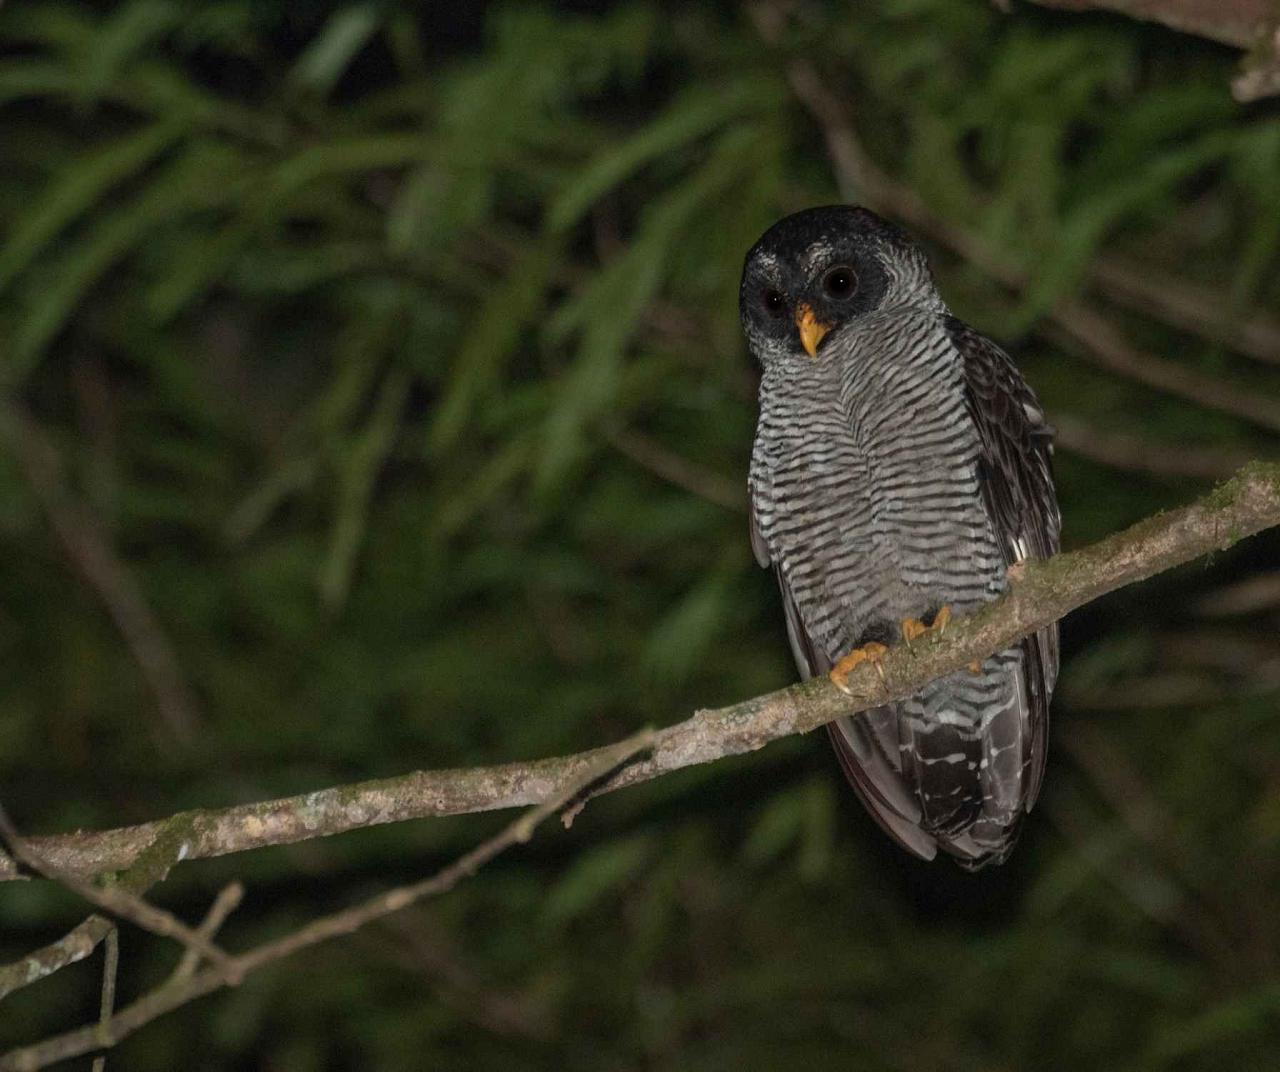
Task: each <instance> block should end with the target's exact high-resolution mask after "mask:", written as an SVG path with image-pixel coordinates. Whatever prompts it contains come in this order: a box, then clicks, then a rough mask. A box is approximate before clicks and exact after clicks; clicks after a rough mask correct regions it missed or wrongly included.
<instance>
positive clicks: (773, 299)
mask: <svg viewBox="0 0 1280 1072" xmlns="http://www.w3.org/2000/svg"><path fill="white" fill-rule="evenodd" d="M760 304H761V305H763V306H764V311H765V312H766V313H768V314H769V315H770V316H771V317H773V318H774V319H777V318H778V317H780V316H783V315H784V314H785V313H786V311H787V300H786V298H784V297H783V296H782V295H781V294H780V293H778V291H776V290H774V289H773V288H772V287H768V288H767V289H766V290H765V292H764V293H763V294H761V295H760Z"/></svg>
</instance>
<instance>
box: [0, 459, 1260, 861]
mask: <svg viewBox="0 0 1280 1072" xmlns="http://www.w3.org/2000/svg"><path fill="white" fill-rule="evenodd" d="M1277 524H1280V464H1276V463H1262V462H1252V463H1250V464H1249V465H1246V466H1245V467H1244V468H1243V469H1241V470H1240V472H1239V473H1238V474H1237V475H1236V476H1235V477H1233V478H1232V479H1231V480H1229V481H1227V482H1226V483H1224V484H1222V485H1220V486H1219V487H1218V488H1217V489H1215V490H1214V491H1212V492H1211V493H1209V494H1208V495H1206V496H1204V497H1203V498H1201V499H1200V500H1198V501H1196V502H1194V503H1191V504H1190V505H1188V506H1184V507H1181V508H1179V509H1176V510H1171V511H1168V512H1166V513H1162V514H1158V515H1156V516H1154V517H1151V518H1148V519H1147V520H1145V521H1142V522H1139V523H1138V524H1136V525H1134V526H1132V527H1131V528H1129V529H1126V530H1125V531H1123V532H1120V533H1116V534H1115V535H1112V536H1110V537H1108V538H1106V539H1104V540H1101V541H1099V542H1098V543H1095V544H1093V545H1091V546H1089V547H1084V548H1081V549H1079V550H1076V551H1071V552H1068V553H1066V554H1061V555H1058V556H1057V557H1055V558H1053V559H1050V560H1048V561H1045V562H1034V563H1029V564H1028V565H1027V566H1026V568H1025V569H1021V568H1020V569H1018V570H1017V571H1015V576H1014V577H1013V582H1014V583H1013V584H1012V586H1011V589H1010V591H1009V593H1008V595H1007V596H1005V597H1004V598H1003V599H1001V600H999V601H998V602H996V603H993V604H991V605H990V606H988V607H986V608H984V609H983V610H982V611H981V612H980V613H978V614H976V615H973V616H972V617H970V618H967V619H964V620H959V621H957V622H956V623H955V624H954V625H953V626H951V627H949V628H948V630H947V632H946V634H945V635H944V636H942V637H940V638H937V639H936V640H935V641H934V642H932V643H930V644H927V645H919V644H917V645H916V646H915V647H914V648H913V649H910V650H908V649H906V648H896V649H894V650H892V651H891V652H890V653H889V655H888V656H887V657H886V659H885V660H884V662H883V664H882V666H883V669H884V679H883V680H881V678H880V677H879V676H878V675H877V674H876V673H875V672H874V671H871V670H864V671H860V672H859V673H858V674H855V675H854V677H853V678H852V679H851V681H850V685H851V688H852V689H853V694H852V695H851V696H846V695H844V694H842V693H841V692H839V691H838V690H837V689H836V688H835V687H834V686H832V685H831V684H830V683H829V682H828V681H827V680H826V679H825V678H819V679H815V680H813V681H809V682H806V683H804V684H800V685H794V686H792V687H790V688H786V689H780V690H778V691H777V692H772V693H769V694H767V695H764V696H757V697H755V698H753V699H749V700H744V701H742V702H741V703H736V704H733V705H731V706H729V707H723V708H719V709H716V710H703V711H698V712H696V713H695V714H694V715H693V716H692V717H690V718H688V719H685V720H684V721H683V722H678V723H676V724H675V725H672V726H668V727H667V728H666V729H663V730H660V731H658V732H657V734H656V735H655V737H654V742H653V749H652V751H651V752H650V754H649V755H648V756H647V757H646V758H645V759H643V760H641V761H638V762H635V763H632V764H629V765H628V766H626V767H624V768H623V769H622V770H620V771H619V772H617V773H616V774H615V775H614V776H613V777H611V778H610V779H609V780H608V782H606V783H605V784H603V785H601V786H599V787H597V788H596V789H595V792H596V793H603V792H610V791H612V790H615V789H621V788H623V787H624V786H629V785H635V784H637V783H638V782H644V781H648V780H649V779H651V778H657V777H659V776H660V775H663V774H667V773H669V772H671V771H676V770H680V769H681V768H684V767H690V766H694V765H696V764H700V763H711V762H714V761H715V760H717V759H721V758H723V757H725V756H731V755H738V754H741V753H744V752H750V751H754V750H755V749H758V748H761V747H763V746H764V745H766V744H768V743H769V742H770V741H774V740H777V739H778V738H780V737H787V736H790V735H791V734H796V733H807V732H809V731H810V730H813V729H815V728H817V727H818V726H821V725H823V724H824V723H827V722H830V721H831V720H832V719H835V718H838V717H840V716H842V715H849V714H853V713H855V712H857V711H862V710H866V709H867V708H870V707H874V706H877V705H879V704H882V703H885V702H886V701H888V700H893V699H898V698H901V697H905V696H909V695H910V694H912V693H914V692H916V691H918V690H919V689H920V688H921V687H922V686H923V685H924V684H926V683H927V682H929V681H931V680H933V679H934V678H937V677H940V676H941V675H943V674H946V673H949V672H951V671H952V670H956V669H958V668H959V667H962V666H964V665H966V664H967V663H970V662H972V661H974V660H975V659H982V658H984V657H986V656H987V655H990V654H991V653H992V652H995V651H999V650H1001V649H1003V648H1005V647H1008V646H1009V645H1010V644H1012V643H1014V642H1015V641H1017V640H1018V639H1019V638H1020V637H1023V636H1026V635H1027V634H1029V633H1031V632H1033V631H1035V630H1036V629H1038V628H1040V627H1041V626H1044V625H1047V624H1048V623H1050V622H1054V621H1057V620H1058V619H1059V618H1061V617H1063V616H1064V615H1065V614H1067V613H1069V612H1070V611H1072V610H1074V609H1075V608H1076V607H1079V606H1082V605H1083V604H1085V603H1088V602H1090V601H1091V600H1094V599H1096V598H1098V597H1099V596H1101V595H1103V594H1105V593H1107V592H1110V591H1113V590H1114V589H1116V588H1120V587H1122V586H1123V585H1126V584H1131V583H1133V582H1134V581H1140V580H1143V579H1145V578H1147V577H1150V576H1152V575H1153V574H1156V573H1160V572H1163V571H1164V570H1168V569H1171V568H1173V567H1174V566H1178V565H1181V564H1182V563H1184V562H1187V561H1190V560H1191V559H1193V558H1196V557H1198V556H1200V555H1203V554H1206V553H1208V552H1210V551H1213V550H1216V549H1225V548H1227V547H1230V546H1231V545H1232V544H1233V543H1235V542H1236V541H1238V540H1240V539H1242V538H1244V537H1246V536H1250V535H1253V534H1254V533H1257V532H1260V531H1262V530H1263V529H1266V528H1270V527H1272V526H1274V525H1277ZM606 751H607V750H606V749H599V748H597V749H592V750H589V751H586V752H579V753H577V754H575V755H569V756H560V757H557V758H554V759H541V760H534V761H531V762H524V763H506V764H502V765H500V766H493V767H476V768H471V769H466V770H441V771H416V772H414V773H412V774H405V775H402V776H400V777H395V778H385V779H380V780H377V781H368V782H358V783H355V784H352V785H344V786H337V787H334V788H330V789H320V790H317V791H316V792H313V793H307V794H304V795H301V796H296V797H286V798H283V799H279V800H268V801H262V802H259V803H254V804H240V805H236V806H234V807H230V808H209V809H201V810H197V811H188V812H183V813H181V814H179V815H175V816H172V817H170V818H168V819H163V820H159V821H156V822H150V823H143V824H140V825H137V826H127V827H120V828H118V829H115V830H105V831H98V832H82V833H76V834H63V835H57V836H53V837H43V838H30V839H28V843H29V844H30V845H31V847H32V848H33V849H34V850H35V851H36V852H38V853H39V855H40V856H41V858H42V859H44V860H47V861H48V862H49V863H50V864H52V865H53V866H55V867H57V868H58V869H59V870H60V871H64V872H67V873H71V874H76V875H81V876H86V877H88V876H93V875H98V874H101V873H103V872H106V871H119V870H123V869H125V868H129V867H131V866H132V865H134V864H135V863H136V862H137V861H138V860H139V858H141V857H143V855H144V854H146V853H148V852H149V851H154V850H155V847H156V846H157V844H158V843H161V842H162V843H163V845H164V853H163V855H164V858H165V859H166V860H175V861H181V860H195V859H201V858H203V857H209V856H223V855H226V854H229V853H236V852H245V851H247V850H249V849H258V848H264V847H266V846H269V845H282V844H287V843H289V842H295V841H306V840H310V839H312V838H318V837H327V836H329V835H331V834H340V833H343V832H345V831H348V830H356V829H360V828H363V827H368V826H376V825H379V824H381V823H392V822H403V821H405V820H408V819H422V818H429V817H432V816H441V815H459V814H464V813H468V812H481V811H493V810H495V809H500V808H513V807H520V806H525V805H531V804H538V803H540V802H542V801H545V800H546V799H548V798H549V797H551V796H553V795H555V794H556V793H559V792H561V791H563V789H564V788H565V787H566V786H569V785H573V784H575V783H576V782H577V781H578V780H579V779H580V778H581V777H582V776H583V773H584V772H585V771H587V770H589V769H591V768H592V767H593V765H594V764H596V763H598V762H599V760H600V757H601V756H602V755H604V754H605V753H606ZM14 877H16V872H14V871H13V870H10V871H9V872H8V873H5V872H4V871H3V870H0V880H4V879H11V878H14Z"/></svg>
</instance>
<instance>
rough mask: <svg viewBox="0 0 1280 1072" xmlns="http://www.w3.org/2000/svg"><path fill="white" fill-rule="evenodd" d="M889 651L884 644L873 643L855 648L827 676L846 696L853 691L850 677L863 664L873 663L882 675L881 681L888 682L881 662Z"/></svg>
mask: <svg viewBox="0 0 1280 1072" xmlns="http://www.w3.org/2000/svg"><path fill="white" fill-rule="evenodd" d="M888 650H889V649H888V648H886V647H885V646H884V645H883V644H879V643H877V642H876V641H874V640H873V641H871V642H869V643H867V644H863V645H862V647H860V648H854V649H853V651H851V652H849V654H848V655H846V656H845V657H844V658H843V659H841V660H840V661H839V662H838V663H836V665H835V666H833V667H832V668H831V673H829V674H828V675H827V676H828V677H829V678H831V683H832V684H833V685H834V686H835V687H836V688H838V689H839V690H840V691H841V692H843V693H845V694H846V695H852V694H853V690H852V689H851V688H849V675H850V674H852V673H853V672H854V671H855V670H856V669H858V667H859V666H861V665H862V664H863V663H871V665H872V666H874V667H875V668H876V673H878V674H879V675H880V680H881V681H882V682H886V683H887V681H886V678H885V676H884V667H883V666H881V665H880V660H881V659H883V658H884V655H885V652H887V651H888Z"/></svg>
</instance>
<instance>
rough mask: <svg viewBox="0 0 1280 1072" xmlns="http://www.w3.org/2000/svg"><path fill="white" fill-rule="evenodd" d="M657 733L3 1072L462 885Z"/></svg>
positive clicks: (86, 1047) (93, 1044)
mask: <svg viewBox="0 0 1280 1072" xmlns="http://www.w3.org/2000/svg"><path fill="white" fill-rule="evenodd" d="M654 739H655V734H654V732H653V731H652V730H644V731H642V732H641V733H638V734H636V735H635V736H633V737H630V738H628V739H627V740H625V741H622V742H620V743H619V744H616V745H613V746H612V747H609V748H604V749H600V750H599V752H598V753H597V755H596V758H595V760H594V761H593V762H592V763H591V764H590V765H589V766H588V767H586V768H585V769H584V770H583V771H582V772H581V773H580V775H579V777H578V778H577V779H576V780H575V781H574V782H573V783H571V784H569V785H567V786H565V787H563V788H561V789H559V790H557V791H555V792H553V793H551V794H550V795H549V796H548V797H547V799H545V800H544V801H543V802H542V803H540V804H538V805H537V806H536V807H534V808H531V809H530V810H529V811H526V812H525V813H524V814H523V815H521V816H520V817H519V818H517V819H516V820H515V821H514V822H512V823H510V824H508V825H507V826H506V827H505V828H504V829H503V830H502V831H500V832H499V833H498V834H497V835H495V836H494V837H492V838H490V839H489V840H487V841H484V842H482V843H481V844H480V845H478V846H476V848H474V849H472V850H471V851H470V852H467V853H464V854H463V855H462V856H461V857H459V858H458V859H457V860H455V861H454V862H453V863H452V864H450V865H449V866H448V867H446V868H444V869H443V870H441V871H438V872H437V873H436V874H434V875H432V876H431V877H430V878H426V879H423V880H422V881H420V882H415V883H412V884H411V885H407V886H400V887H397V888H395V889H392V890H388V891H387V892H385V893H380V894H377V895H376V896H374V897H370V898H369V899H368V900H366V901H363V902H361V903H360V904H358V905H354V906H352V907H351V908H347V909H343V910H341V911H338V912H333V913H330V914H329V915H326V916H321V917H320V918H319V919H317V920H314V921H312V922H311V923H309V924H307V925H306V926H305V927H302V928H301V929H299V930H297V931H294V932H293V933H292V934H288V935H285V936H284V937H283V938H278V939H276V940H275V941H271V942H265V943H263V944H262V945H259V946H257V947H256V948H254V949H250V950H249V951H248V952H246V953H242V954H240V955H239V956H236V957H233V958H231V961H230V963H229V964H228V965H226V966H220V967H214V968H206V969H204V970H203V971H200V972H197V973H196V974H194V975H191V976H189V977H186V978H182V979H178V978H172V979H170V980H169V981H168V982H166V983H165V984H163V985H162V986H160V987H159V988H158V989H156V990H153V991H151V992H150V993H149V994H145V995H144V996H143V997H141V998H139V999H138V1000H137V1001H135V1002H134V1003H133V1004H131V1005H129V1006H127V1007H126V1008H124V1009H122V1010H121V1011H120V1012H119V1013H117V1014H116V1015H114V1016H112V1017H111V1018H110V1019H108V1020H107V1021H105V1022H102V1023H98V1024H91V1025H89V1026H87V1027H82V1028H78V1029H76V1030H74V1031H68V1032H66V1033H65V1034H62V1035H56V1036H54V1037H52V1038H48V1039H45V1040H44V1041H42V1042H38V1043H35V1044H34V1045H32V1046H24V1047H22V1048H20V1049H16V1050H11V1051H10V1052H9V1053H7V1054H5V1055H4V1056H3V1057H0V1070H22V1072H30V1070H33V1069H38V1068H43V1067H45V1066H46V1065H49V1064H52V1063H54V1062H55V1061H62V1060H65V1059H66V1058H68V1057H77V1056H79V1055H81V1054H84V1053H90V1052H92V1051H94V1050H97V1049H101V1048H104V1047H111V1046H114V1045H116V1043H118V1042H120V1041H121V1040H122V1039H124V1038H126V1037H127V1036H128V1035H130V1034H132V1033H133V1032H134V1031H136V1030H137V1029H138V1028H140V1027H142V1026H143V1025H144V1024H147V1023H149V1022H150V1021H152V1020H154V1019H155V1018H156V1017H158V1016H162V1015H163V1014H164V1013H166V1012H170V1011H172V1010H173V1009H176V1008H178V1007H179V1006H181V1005H185V1004H186V1003H187V1002H189V1001H193V1000H195V999H196V998H198V997H202V996H203V995H205V994H209V993H212V992H213V991H215V990H218V989H220V988H222V987H223V986H227V985H229V984H230V983H231V982H232V981H233V979H239V978H241V977H243V976H245V975H248V974H249V973H250V972H253V971H256V970H258V969H259V968H263V967H266V966H267V965H268V964H274V963H275V962H277V961H280V960H283V959H284V958H285V957H289V956H292V955H293V954H294V953H297V952H300V951H301V950H303V949H308V948H310V947H312V946H314V945H318V944H320V943H321V942H325V941H328V940H329V939H330V938H336V937H339V936H341V935H345V934H350V933H351V932H353V931H355V930H358V929H359V928H360V927H363V926H364V925H365V924H367V923H371V922H373V921H374V920H376V919H381V918H383V917H385V916H389V915H391V914H392V913H395V912H399V911H400V910H402V909H404V908H408V907H409V906H410V905H411V904H414V903H416V902H418V901H421V900H423V899H425V898H427V897H436V896H439V895H441V894H444V893H448V892H449V891H450V890H452V889H453V888H454V887H455V886H456V885H457V884H458V883H459V882H461V881H462V880H463V879H465V878H469V877H470V876H471V875H474V874H475V873H476V872H477V871H478V870H479V869H480V868H481V867H483V866H484V865H485V864H487V863H488V862H489V861H491V860H492V859H493V858H494V857H496V856H498V855H500V854H501V853H503V852H505V851H506V850H507V849H509V848H511V847H513V846H515V845H519V844H523V843H524V842H526V841H528V840H529V839H530V838H531V837H532V836H533V833H534V831H535V830H536V829H537V828H538V826H539V824H541V823H542V822H543V820H545V819H547V818H548V817H549V816H551V815H554V814H555V813H556V812H557V811H559V810H560V809H561V808H563V807H565V806H566V805H568V804H569V803H571V802H572V801H573V800H574V799H575V798H576V797H578V796H579V795H580V794H582V793H585V792H587V791H588V790H589V789H590V788H591V787H592V786H594V785H595V783H597V782H599V781H600V780H601V779H603V778H607V777H608V776H609V775H610V774H612V773H613V772H615V771H617V770H618V768H619V767H621V766H623V765H624V764H626V763H628V762H630V761H631V760H633V759H634V758H635V757H636V756H638V755H640V754H641V753H642V752H645V751H647V750H648V749H650V748H651V747H652V746H653V742H654Z"/></svg>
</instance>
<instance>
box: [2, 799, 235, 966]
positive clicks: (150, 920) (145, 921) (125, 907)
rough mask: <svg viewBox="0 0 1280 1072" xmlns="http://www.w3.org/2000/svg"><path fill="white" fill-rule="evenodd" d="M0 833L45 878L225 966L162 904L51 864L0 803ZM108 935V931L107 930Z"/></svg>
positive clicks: (216, 950)
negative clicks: (13, 821)
mask: <svg viewBox="0 0 1280 1072" xmlns="http://www.w3.org/2000/svg"><path fill="white" fill-rule="evenodd" d="M0 835H3V837H4V840H5V841H6V842H7V843H8V846H9V851H10V852H11V853H13V857H14V859H15V860H18V861H19V862H20V863H23V864H25V865H26V866H27V867H29V868H31V869H32V870H33V871H36V872H39V873H40V874H42V875H44V876H45V878H49V879H53V881H55V882H57V883H59V884H61V885H63V886H66V887H67V889H69V890H71V891H72V892H74V893H76V894H79V895H80V896H81V897H83V898H84V899H85V900H86V901H88V902H89V903H90V904H91V905H94V906H95V907H97V908H102V909H105V910H106V911H108V912H110V913H111V914H112V915H114V916H117V917H119V918H120V919H123V920H128V921H129V922H130V923H133V924H135V925H136V926H138V927H141V928H142V929H143V930H147V931H150V932H151V933H152V934H158V935H160V936H161V937H163V938H173V939H174V940H175V941H179V942H182V943H183V945H186V946H188V947H189V948H191V949H194V950H196V951H197V952H198V953H201V954H203V955H204V956H206V957H208V958H209V959H210V960H212V961H214V962H215V963H216V964H219V965H221V966H222V967H223V968H227V967H228V961H229V959H230V958H229V957H228V956H227V954H226V953H224V952H223V951H222V950H221V949H219V948H218V947H217V946H216V945H214V944H213V943H212V942H211V941H209V939H207V938H206V937H204V935H202V934H200V933H199V932H198V931H194V930H192V929H191V928H190V927H188V926H187V925H186V924H185V923H183V922H182V920H180V919H178V918H177V917H176V916H174V915H172V914H171V913H169V912H166V911H164V909H162V908H157V907H156V906H155V905H152V904H148V903H147V902H146V901H144V900H143V899H142V898H141V897H140V896H139V895H138V894H136V893H132V892H130V891H129V890H127V889H125V888H124V887H123V886H121V885H114V886H95V885H94V884H93V883H92V882H90V881H89V880H88V879H86V878H84V877H82V876H80V875H77V874H74V873H71V872H67V871H63V870H62V869H61V868H59V867H57V866H56V865H54V864H51V863H50V862H49V861H48V860H46V859H45V858H44V857H43V856H42V855H41V854H40V852H39V851H38V850H36V849H33V848H32V847H31V846H30V845H29V844H28V843H27V842H26V841H25V840H24V839H23V837H22V836H21V835H20V834H19V833H18V831H17V829H16V828H15V827H14V825H13V823H12V822H11V821H10V820H9V815H8V813H7V812H6V811H5V810H4V808H3V807H0ZM108 936H109V933H108Z"/></svg>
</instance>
